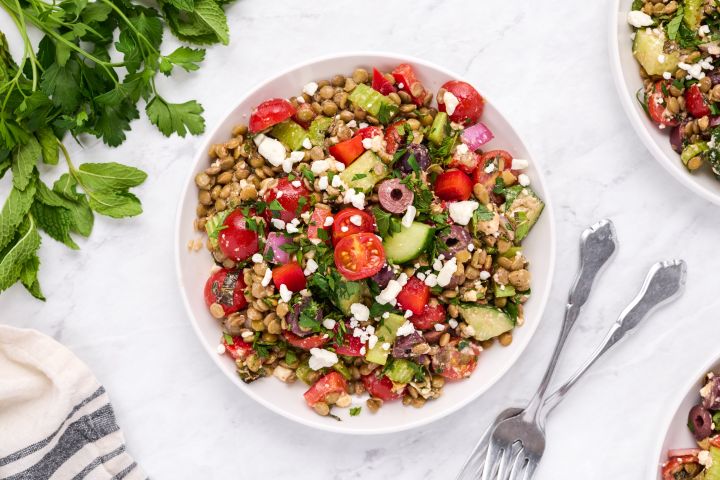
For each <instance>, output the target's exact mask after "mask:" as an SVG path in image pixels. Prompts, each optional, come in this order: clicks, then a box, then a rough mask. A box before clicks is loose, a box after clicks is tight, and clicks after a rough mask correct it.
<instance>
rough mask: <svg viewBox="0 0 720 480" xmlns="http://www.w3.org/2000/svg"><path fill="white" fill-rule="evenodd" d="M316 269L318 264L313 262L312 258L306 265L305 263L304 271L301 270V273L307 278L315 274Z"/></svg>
mask: <svg viewBox="0 0 720 480" xmlns="http://www.w3.org/2000/svg"><path fill="white" fill-rule="evenodd" d="M317 269H318V264H317V262H316V261H315V260H313V259H312V258H310V259H308V261H307V263H305V270H303V273H304V274H305V276H306V277H307V276H308V275H312V274H313V273H315V272H316V271H317Z"/></svg>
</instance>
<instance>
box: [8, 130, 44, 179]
mask: <svg viewBox="0 0 720 480" xmlns="http://www.w3.org/2000/svg"><path fill="white" fill-rule="evenodd" d="M41 155H42V150H41V148H40V144H39V143H38V141H37V139H36V138H35V136H30V138H29V139H28V141H27V143H25V144H23V145H19V146H18V147H17V149H16V150H15V155H13V162H12V172H13V185H15V187H16V188H18V189H20V190H25V188H26V187H27V186H28V184H30V180H31V179H32V177H33V170H34V169H35V166H36V165H37V163H38V160H40V156H41Z"/></svg>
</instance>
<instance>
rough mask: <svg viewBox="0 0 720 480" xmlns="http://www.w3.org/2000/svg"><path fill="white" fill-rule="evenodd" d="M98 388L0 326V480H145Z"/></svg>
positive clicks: (40, 342)
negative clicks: (128, 451) (126, 447)
mask: <svg viewBox="0 0 720 480" xmlns="http://www.w3.org/2000/svg"><path fill="white" fill-rule="evenodd" d="M146 478H147V475H145V473H144V472H143V471H142V469H141V468H140V467H139V466H138V465H137V463H135V461H134V460H133V459H132V457H131V456H130V455H128V453H127V452H126V450H125V439H124V437H123V434H122V432H121V431H120V428H119V427H118V426H117V423H115V414H114V412H113V409H112V406H111V405H110V400H109V398H108V395H107V393H106V392H105V389H104V388H103V387H102V385H100V384H99V383H98V381H97V379H96V378H95V376H94V375H93V374H92V372H91V371H90V369H88V367H87V366H86V365H85V364H84V363H82V362H81V361H80V360H79V359H78V358H77V357H76V356H75V355H73V353H72V352H70V350H68V349H67V348H65V347H63V346H62V345H60V344H59V343H58V342H56V341H55V340H53V339H52V338H50V337H48V336H46V335H43V334H41V333H39V332H37V331H34V330H24V329H19V328H14V327H8V326H3V325H0V479H3V480H11V479H12V480H20V479H23V480H41V479H52V480H65V479H68V480H70V479H72V480H80V479H88V480H100V479H125V480H138V479H146Z"/></svg>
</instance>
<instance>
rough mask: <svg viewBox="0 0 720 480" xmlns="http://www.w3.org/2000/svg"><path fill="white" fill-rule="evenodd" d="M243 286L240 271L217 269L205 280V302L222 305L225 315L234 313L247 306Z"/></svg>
mask: <svg viewBox="0 0 720 480" xmlns="http://www.w3.org/2000/svg"><path fill="white" fill-rule="evenodd" d="M245 287H246V285H245V282H244V281H243V276H242V271H237V272H233V271H230V270H226V269H224V268H223V269H221V270H218V271H217V272H215V273H213V274H212V275H210V278H208V279H207V282H205V304H206V305H207V306H208V307H209V306H210V305H212V304H213V303H218V304H220V305H222V307H223V311H224V312H225V315H230V314H231V313H235V312H237V311H238V310H240V309H241V308H245V307H246V306H247V300H246V299H245Z"/></svg>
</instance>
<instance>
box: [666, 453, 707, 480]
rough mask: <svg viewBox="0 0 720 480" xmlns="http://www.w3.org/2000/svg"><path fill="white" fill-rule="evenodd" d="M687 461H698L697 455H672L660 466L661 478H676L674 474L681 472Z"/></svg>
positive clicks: (668, 479)
mask: <svg viewBox="0 0 720 480" xmlns="http://www.w3.org/2000/svg"><path fill="white" fill-rule="evenodd" d="M688 463H699V462H698V456H697V455H685V456H682V457H673V458H671V459H669V460H668V461H667V462H665V463H664V464H663V466H662V472H661V473H662V478H663V480H676V477H675V474H676V473H679V472H682V471H683V470H684V469H685V467H684V466H683V465H686V464H688Z"/></svg>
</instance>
